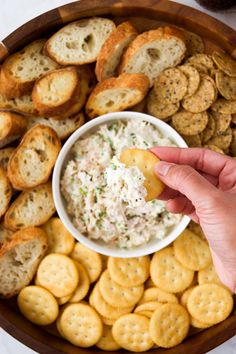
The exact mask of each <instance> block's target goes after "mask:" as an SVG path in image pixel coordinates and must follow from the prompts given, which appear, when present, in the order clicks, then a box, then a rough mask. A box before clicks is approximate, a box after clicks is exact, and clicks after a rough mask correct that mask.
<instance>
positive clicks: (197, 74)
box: [147, 51, 236, 157]
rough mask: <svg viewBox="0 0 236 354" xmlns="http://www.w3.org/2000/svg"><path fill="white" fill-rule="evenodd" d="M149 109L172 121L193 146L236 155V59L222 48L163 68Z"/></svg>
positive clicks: (152, 112) (149, 99) (150, 96)
mask: <svg viewBox="0 0 236 354" xmlns="http://www.w3.org/2000/svg"><path fill="white" fill-rule="evenodd" d="M147 110H148V113H149V114H152V115H154V116H156V117H158V118H160V119H163V120H165V121H167V122H169V124H170V125H172V126H173V128H174V129H175V130H177V131H178V132H179V133H180V135H181V136H182V137H183V138H184V140H185V141H186V143H187V144H188V145H189V146H190V147H206V148H209V149H211V150H213V151H216V152H219V153H222V154H228V155H231V156H233V157H235V156H236V129H235V124H236V62H235V61H234V60H232V59H231V57H230V56H228V55H227V54H226V53H224V52H222V51H217V52H213V54H212V55H208V54H204V53H197V54H195V55H193V56H191V57H189V58H188V59H187V60H186V61H185V62H184V63H183V64H182V65H180V66H177V67H175V68H170V69H167V70H165V71H163V72H162V73H161V74H160V75H159V76H158V77H157V79H156V80H155V82H154V86H153V89H152V90H151V91H150V93H149V96H148V99H147Z"/></svg>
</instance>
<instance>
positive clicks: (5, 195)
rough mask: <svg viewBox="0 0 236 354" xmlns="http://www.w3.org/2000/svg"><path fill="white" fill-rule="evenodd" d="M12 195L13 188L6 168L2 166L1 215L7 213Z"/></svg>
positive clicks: (0, 185) (0, 178)
mask: <svg viewBox="0 0 236 354" xmlns="http://www.w3.org/2000/svg"><path fill="white" fill-rule="evenodd" d="M11 196H12V188H11V185H10V182H9V179H8V177H7V173H6V170H4V168H3V167H1V166H0V217H1V216H2V215H4V214H5V212H6V211H7V208H8V206H9V203H10V200H11Z"/></svg>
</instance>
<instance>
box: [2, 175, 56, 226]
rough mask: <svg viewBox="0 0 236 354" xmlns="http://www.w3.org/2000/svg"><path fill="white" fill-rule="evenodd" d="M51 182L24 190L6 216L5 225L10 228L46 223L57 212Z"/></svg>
mask: <svg viewBox="0 0 236 354" xmlns="http://www.w3.org/2000/svg"><path fill="white" fill-rule="evenodd" d="M55 211H56V209H55V206H54V202H53V196H52V185H51V182H47V183H45V184H41V185H40V186H37V187H35V188H32V189H30V190H28V191H24V192H22V193H21V194H20V195H19V196H18V197H17V198H16V199H15V200H14V202H13V203H12V204H11V205H10V207H9V209H8V210H7V212H6V214H5V216H4V226H5V227H6V228H8V229H10V230H13V231H15V230H17V229H22V228H23V227H30V226H39V225H42V224H44V223H45V222H46V221H48V220H49V219H50V217H51V216H52V215H53V214H54V213H55Z"/></svg>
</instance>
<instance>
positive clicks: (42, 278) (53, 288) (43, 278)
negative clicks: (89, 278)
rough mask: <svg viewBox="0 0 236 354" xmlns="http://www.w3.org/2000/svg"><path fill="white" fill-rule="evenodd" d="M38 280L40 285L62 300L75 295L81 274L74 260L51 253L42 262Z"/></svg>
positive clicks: (38, 271)
mask: <svg viewBox="0 0 236 354" xmlns="http://www.w3.org/2000/svg"><path fill="white" fill-rule="evenodd" d="M36 279H37V284H38V285H41V286H43V287H45V288H46V289H48V290H49V291H50V292H51V293H52V294H53V295H54V296H56V297H58V298H60V297H64V296H67V295H70V294H72V293H73V291H74V290H75V289H76V287H77V285H78V282H79V273H78V270H77V268H76V265H75V264H74V262H73V260H72V259H70V258H69V257H67V256H65V255H63V254H57V253H51V254H49V255H47V256H46V257H45V258H44V259H43V260H42V261H41V263H40V265H39V267H38V270H37V277H36Z"/></svg>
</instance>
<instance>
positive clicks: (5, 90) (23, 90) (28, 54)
mask: <svg viewBox="0 0 236 354" xmlns="http://www.w3.org/2000/svg"><path fill="white" fill-rule="evenodd" d="M45 43H46V40H45V39H39V40H37V41H34V42H32V43H30V44H29V45H27V46H26V47H25V48H23V49H22V50H21V51H19V52H17V53H15V54H13V55H10V56H9V57H8V58H7V59H6V60H5V61H4V63H3V64H2V68H1V72H0V93H1V94H2V95H3V96H6V97H7V98H15V97H21V96H23V95H26V94H28V93H30V92H31V90H32V88H33V85H34V81H35V80H36V79H38V78H39V77H40V76H42V75H43V74H45V73H46V72H48V71H51V70H54V69H56V68H58V63H56V62H54V61H53V60H52V59H51V58H49V57H48V56H46V55H45V54H44V53H43V47H44V45H45Z"/></svg>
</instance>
